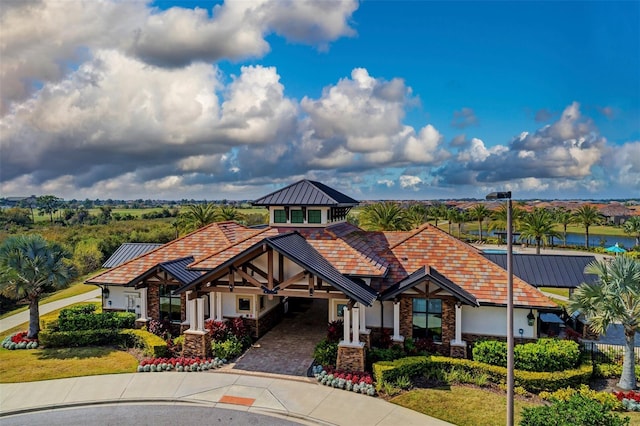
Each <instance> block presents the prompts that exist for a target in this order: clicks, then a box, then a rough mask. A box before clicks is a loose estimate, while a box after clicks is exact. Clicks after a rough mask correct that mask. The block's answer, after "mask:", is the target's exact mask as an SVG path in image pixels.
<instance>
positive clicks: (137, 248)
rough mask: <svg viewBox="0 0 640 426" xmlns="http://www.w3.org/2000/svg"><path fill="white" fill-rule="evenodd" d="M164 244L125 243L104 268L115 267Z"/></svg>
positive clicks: (107, 261) (103, 265)
mask: <svg viewBox="0 0 640 426" xmlns="http://www.w3.org/2000/svg"><path fill="white" fill-rule="evenodd" d="M161 246H162V244H152V243H124V244H122V245H121V246H120V247H118V248H117V250H116V251H114V252H113V254H112V255H111V256H110V257H109V259H107V260H106V261H105V262H104V263H103V264H102V267H103V268H113V267H115V266H118V265H121V264H123V263H124V262H126V261H128V260H131V259H135V258H136V257H138V256H140V255H142V254H145V253H148V252H150V251H151V250H155V249H157V248H158V247H161Z"/></svg>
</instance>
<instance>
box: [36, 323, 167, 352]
mask: <svg viewBox="0 0 640 426" xmlns="http://www.w3.org/2000/svg"><path fill="white" fill-rule="evenodd" d="M38 337H39V340H40V344H41V345H43V346H45V347H47V348H60V347H81V346H107V345H114V346H124V347H128V348H130V347H136V348H140V349H142V350H143V352H144V355H145V356H152V357H165V356H168V355H169V349H168V347H167V342H165V341H164V340H162V339H161V338H160V337H158V336H156V335H155V334H151V333H149V332H148V331H144V330H110V329H107V330H79V331H50V330H43V331H41V332H40V334H39V335H38Z"/></svg>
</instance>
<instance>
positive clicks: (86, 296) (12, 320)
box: [0, 289, 100, 333]
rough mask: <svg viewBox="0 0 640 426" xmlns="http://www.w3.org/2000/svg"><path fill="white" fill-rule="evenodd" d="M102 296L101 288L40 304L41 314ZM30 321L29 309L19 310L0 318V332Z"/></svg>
mask: <svg viewBox="0 0 640 426" xmlns="http://www.w3.org/2000/svg"><path fill="white" fill-rule="evenodd" d="M99 298H100V289H96V290H91V291H90V292H88V293H82V294H79V295H77V296H73V297H67V298H66V299H61V300H56V301H55V302H51V303H45V304H42V305H40V315H44V314H48V313H49V312H53V311H55V310H57V309H60V308H64V307H65V306H69V305H73V304H74V303H81V302H88V301H93V300H94V299H99ZM25 322H29V310H28V309H27V310H26V311H23V312H19V313H17V314H15V315H11V316H8V317H6V318H3V319H1V320H0V333H2V332H4V331H7V330H9V329H11V328H13V327H17V326H19V325H20V324H24V323H25Z"/></svg>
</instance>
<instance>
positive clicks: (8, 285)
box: [0, 235, 74, 339]
mask: <svg viewBox="0 0 640 426" xmlns="http://www.w3.org/2000/svg"><path fill="white" fill-rule="evenodd" d="M70 258H71V254H70V253H69V252H68V251H66V250H65V249H63V248H62V246H60V245H59V244H57V243H52V242H48V241H47V240H45V239H44V238H42V237H41V236H40V235H18V236H15V237H9V238H7V239H6V240H5V241H4V243H3V244H2V246H0V294H2V295H3V296H5V297H9V298H11V299H13V300H21V299H27V300H28V301H29V332H28V333H27V337H28V338H30V339H35V338H36V337H38V333H39V332H40V312H39V309H38V308H39V306H38V304H39V302H40V296H41V295H42V294H43V293H45V292H50V291H53V290H57V289H61V288H64V287H67V286H68V285H69V282H70V281H71V279H72V278H73V274H74V270H73V266H72V265H71V263H70V262H68V261H67V259H70Z"/></svg>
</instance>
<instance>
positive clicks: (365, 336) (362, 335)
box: [360, 328, 371, 348]
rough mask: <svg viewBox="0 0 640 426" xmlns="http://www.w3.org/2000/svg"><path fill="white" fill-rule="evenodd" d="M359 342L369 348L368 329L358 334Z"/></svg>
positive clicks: (369, 334) (369, 332)
mask: <svg viewBox="0 0 640 426" xmlns="http://www.w3.org/2000/svg"><path fill="white" fill-rule="evenodd" d="M360 341H361V342H362V343H364V345H365V346H366V347H367V348H371V330H369V329H368V328H367V329H365V330H364V331H361V332H360Z"/></svg>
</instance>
